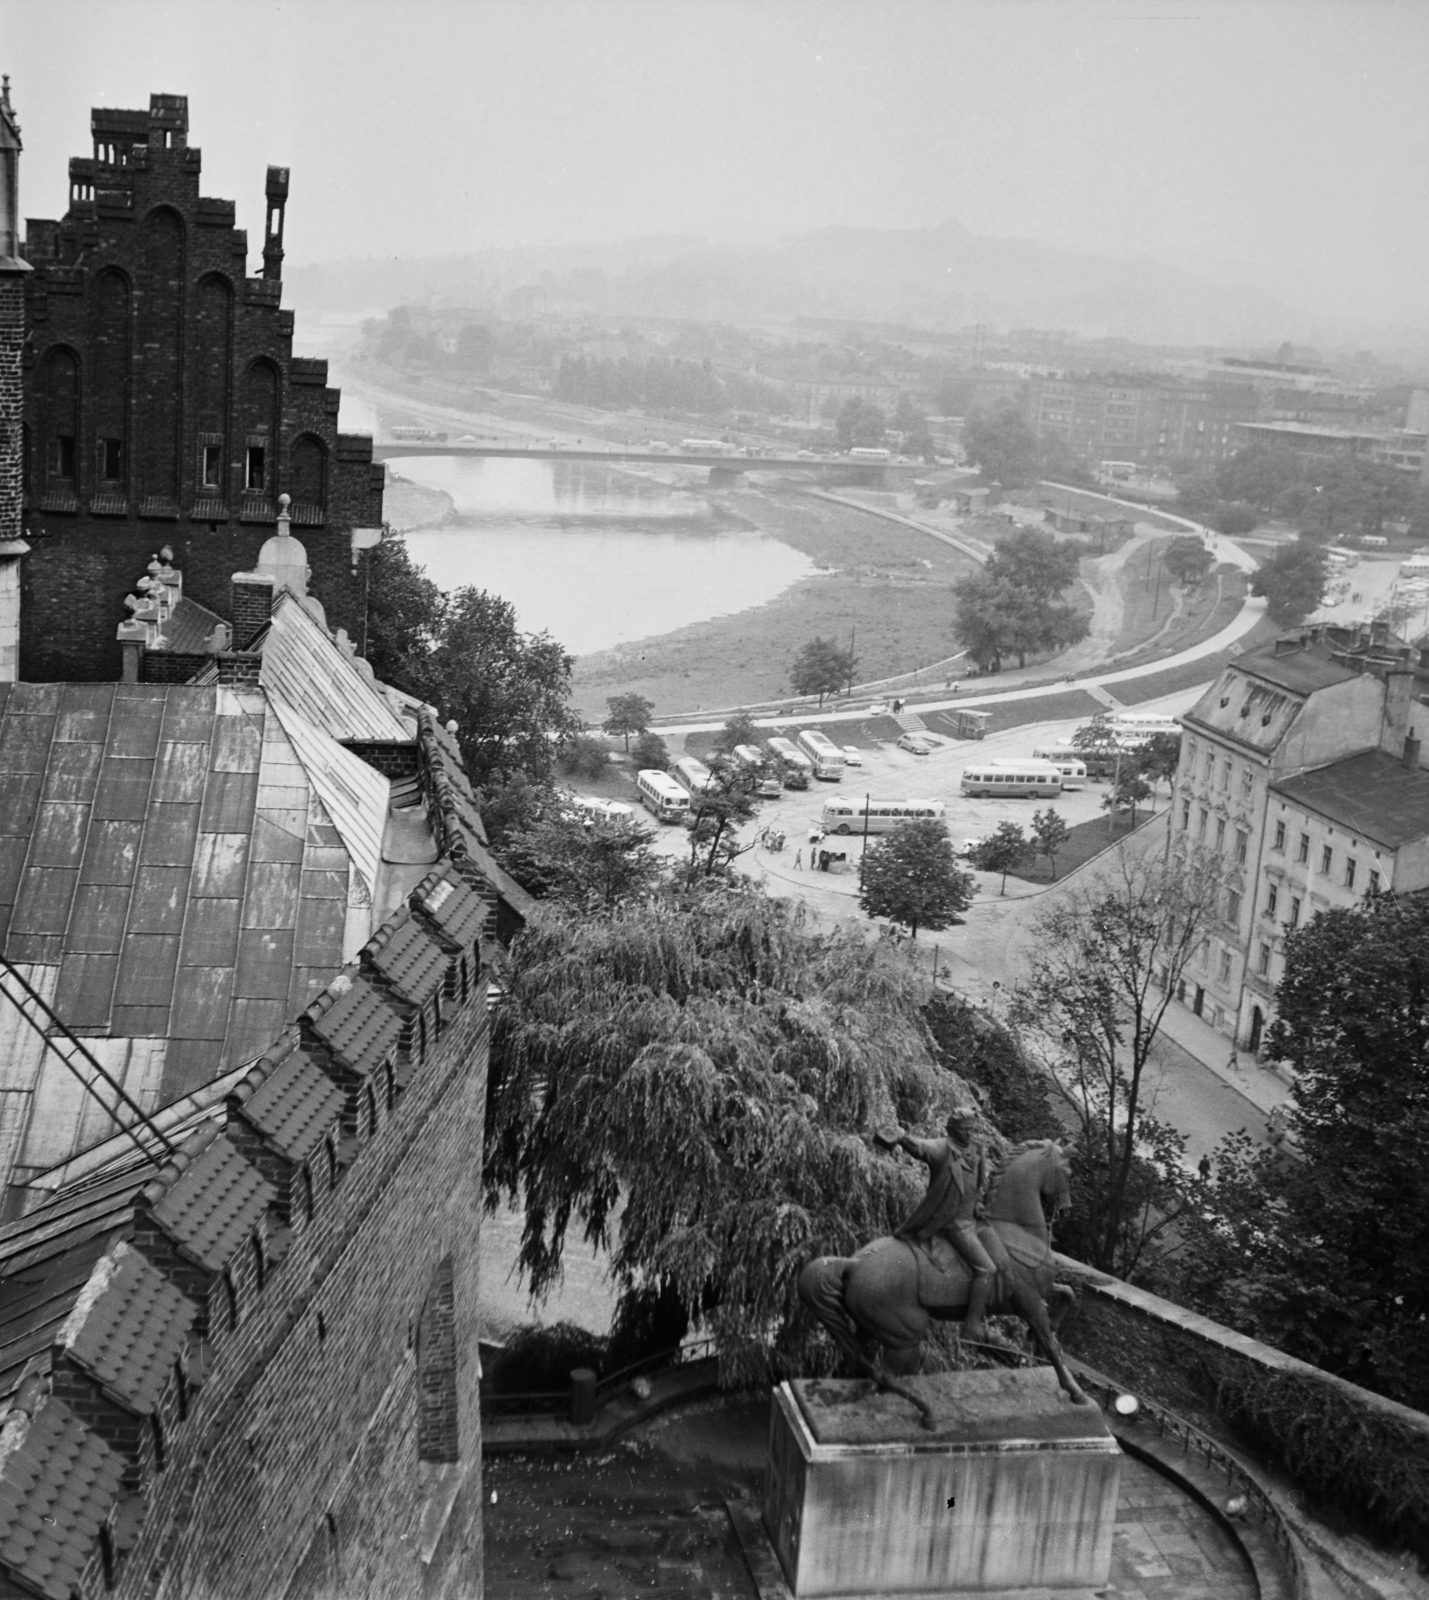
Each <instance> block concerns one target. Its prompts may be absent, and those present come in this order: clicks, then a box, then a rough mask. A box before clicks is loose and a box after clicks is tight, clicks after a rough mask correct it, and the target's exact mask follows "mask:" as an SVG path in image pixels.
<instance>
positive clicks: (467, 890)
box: [407, 862, 487, 955]
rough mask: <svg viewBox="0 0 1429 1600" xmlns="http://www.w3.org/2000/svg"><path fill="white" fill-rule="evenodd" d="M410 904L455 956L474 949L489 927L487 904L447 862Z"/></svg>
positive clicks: (421, 886) (409, 899) (418, 889)
mask: <svg viewBox="0 0 1429 1600" xmlns="http://www.w3.org/2000/svg"><path fill="white" fill-rule="evenodd" d="M407 903H408V904H409V905H410V906H411V908H412V910H413V911H414V912H416V913H417V915H418V916H419V917H421V918H422V919H423V920H424V921H425V922H427V923H428V924H429V925H430V926H431V927H432V928H433V929H434V930H435V932H436V933H437V935H438V937H440V938H441V939H443V940H445V941H446V943H447V947H448V950H449V953H450V954H452V955H458V954H465V953H466V952H467V951H469V950H471V949H472V948H473V946H474V945H475V944H476V941H477V940H478V939H479V938H480V937H481V934H482V932H483V931H484V929H485V927H486V918H487V906H486V902H485V901H484V900H483V899H482V898H481V896H480V895H479V894H477V893H476V891H475V890H474V889H472V888H471V887H470V886H469V885H468V884H467V883H466V882H465V881H464V880H463V879H462V878H461V877H460V875H459V874H458V873H457V872H456V871H455V870H454V869H453V868H451V867H450V866H448V865H447V863H446V862H442V863H441V864H440V865H439V866H437V867H436V868H435V869H434V870H433V871H431V872H429V873H428V874H427V876H426V877H425V878H423V879H422V881H421V882H420V883H419V884H418V885H417V887H416V888H415V889H413V890H412V892H411V894H410V895H409V896H408V897H407Z"/></svg>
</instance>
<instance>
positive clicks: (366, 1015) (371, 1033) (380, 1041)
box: [304, 973, 402, 1076]
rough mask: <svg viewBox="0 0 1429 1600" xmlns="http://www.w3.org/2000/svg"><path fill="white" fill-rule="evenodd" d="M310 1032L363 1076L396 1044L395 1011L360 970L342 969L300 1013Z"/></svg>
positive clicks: (397, 1025)
mask: <svg viewBox="0 0 1429 1600" xmlns="http://www.w3.org/2000/svg"><path fill="white" fill-rule="evenodd" d="M304 1016H305V1017H306V1019H307V1021H308V1023H309V1025H310V1026H311V1028H312V1030H313V1032H314V1033H315V1034H316V1035H317V1037H318V1038H319V1039H321V1040H322V1041H323V1043H324V1044H326V1045H327V1046H328V1048H329V1049H330V1050H331V1051H332V1052H333V1054H334V1055H335V1056H336V1057H337V1058H338V1060H339V1061H341V1062H342V1064H343V1065H344V1066H346V1067H348V1068H350V1069H351V1070H352V1071H353V1072H360V1073H362V1074H363V1075H364V1076H365V1075H366V1074H367V1073H369V1072H375V1071H376V1070H377V1068H378V1067H380V1066H381V1065H382V1063H383V1062H384V1061H385V1060H386V1059H387V1057H388V1056H389V1055H391V1053H392V1051H393V1050H394V1049H396V1047H397V1040H398V1038H399V1036H400V1035H401V1032H402V1024H401V1021H400V1020H399V1018H398V1016H397V1013H396V1011H394V1010H393V1008H392V1007H391V1006H390V1005H389V1004H388V1003H387V1001H385V1000H384V999H383V998H382V996H381V994H380V993H379V992H378V990H377V989H375V988H374V987H373V985H372V984H370V983H369V982H368V981H367V979H366V978H364V977H363V976H362V974H361V973H353V974H349V973H343V974H342V975H341V976H340V977H338V978H336V979H334V980H333V982H332V983H330V984H329V985H328V987H327V988H326V989H325V990H324V991H323V993H322V994H321V995H319V996H318V998H317V1000H316V1001H315V1002H314V1003H313V1005H311V1006H310V1007H309V1008H308V1010H307V1011H306V1012H305V1013H304Z"/></svg>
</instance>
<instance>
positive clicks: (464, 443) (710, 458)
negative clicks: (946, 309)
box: [372, 439, 922, 482]
mask: <svg viewBox="0 0 1429 1600" xmlns="http://www.w3.org/2000/svg"><path fill="white" fill-rule="evenodd" d="M408 456H476V457H482V456H493V457H499V458H501V459H504V460H512V459H515V460H528V459H529V460H533V461H603V462H606V463H611V462H617V461H622V462H623V461H638V462H648V463H650V464H651V465H654V466H677V467H708V468H709V470H710V477H711V479H712V480H713V481H715V482H718V481H719V476H720V475H728V476H729V477H735V476H738V475H739V474H740V473H744V472H785V471H795V470H797V471H801V472H807V471H812V472H817V473H825V472H833V471H837V472H838V473H840V474H841V475H844V476H845V477H846V476H847V475H848V474H849V473H850V472H852V473H856V474H857V475H858V477H859V478H861V479H862V480H863V481H865V482H877V481H880V480H882V479H884V478H886V477H887V476H888V475H889V474H899V473H902V474H910V475H911V474H912V473H913V472H916V471H917V470H918V469H919V467H920V466H921V465H922V463H919V462H914V461H899V460H896V459H894V460H888V461H870V460H868V459H867V458H866V457H865V458H863V459H859V458H858V457H856V456H815V455H809V454H805V455H799V454H791V455H774V454H760V453H757V452H754V451H750V450H735V451H731V452H730V453H729V454H728V455H717V454H715V453H714V452H713V451H705V450H681V449H678V448H676V447H674V446H671V448H670V449H668V450H652V449H651V448H650V447H649V445H617V444H610V445H606V444H600V445H584V444H574V445H567V444H521V443H515V442H512V441H510V440H505V441H482V440H479V439H478V440H469V439H468V440H463V439H395V440H391V441H384V442H382V443H374V444H373V446H372V459H373V460H374V461H401V460H403V459H404V458H405V457H408Z"/></svg>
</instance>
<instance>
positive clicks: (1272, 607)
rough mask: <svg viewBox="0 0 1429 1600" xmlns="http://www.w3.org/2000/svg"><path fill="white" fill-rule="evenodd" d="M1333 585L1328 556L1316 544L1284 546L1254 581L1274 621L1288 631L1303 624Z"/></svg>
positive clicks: (1254, 589) (1253, 590) (1254, 590)
mask: <svg viewBox="0 0 1429 1600" xmlns="http://www.w3.org/2000/svg"><path fill="white" fill-rule="evenodd" d="M1329 581H1330V576H1329V568H1328V565H1327V564H1326V561H1325V552H1324V551H1323V550H1321V549H1319V548H1318V547H1316V546H1315V545H1313V544H1305V543H1300V542H1297V543H1295V544H1287V545H1282V546H1281V547H1280V549H1279V550H1277V551H1276V552H1275V554H1274V555H1273V556H1271V558H1270V559H1269V561H1266V562H1264V563H1263V564H1262V566H1261V567H1260V569H1259V571H1257V572H1256V574H1255V576H1254V577H1253V578H1252V579H1251V584H1250V592H1251V593H1252V594H1254V595H1261V596H1263V597H1264V599H1265V607H1266V610H1267V611H1268V612H1269V613H1270V616H1271V618H1272V619H1273V620H1274V621H1276V622H1278V623H1280V624H1282V625H1283V626H1285V627H1293V626H1294V625H1295V624H1296V623H1297V622H1303V621H1304V620H1305V618H1306V617H1308V616H1309V615H1310V614H1311V613H1312V612H1313V611H1315V610H1317V609H1318V607H1319V605H1320V602H1321V601H1322V600H1323V599H1324V598H1325V589H1326V587H1327V586H1328V584H1329Z"/></svg>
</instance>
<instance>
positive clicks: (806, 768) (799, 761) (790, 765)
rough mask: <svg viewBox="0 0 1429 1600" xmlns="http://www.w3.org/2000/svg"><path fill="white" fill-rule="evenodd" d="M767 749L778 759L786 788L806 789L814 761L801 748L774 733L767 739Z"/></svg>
mask: <svg viewBox="0 0 1429 1600" xmlns="http://www.w3.org/2000/svg"><path fill="white" fill-rule="evenodd" d="M769 749H770V750H771V752H772V753H773V754H774V756H775V757H776V758H777V759H778V761H779V766H780V772H781V775H782V776H783V779H784V786H785V788H787V789H807V788H808V787H809V776H810V774H811V773H812V772H813V770H814V763H813V762H812V761H810V760H809V758H808V756H806V755H805V754H804V752H803V751H802V750H799V749H797V748H796V747H795V746H794V745H793V744H791V743H790V741H789V740H788V739H785V738H782V737H780V736H778V735H776V736H775V737H774V738H772V739H771V740H770V741H769Z"/></svg>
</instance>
